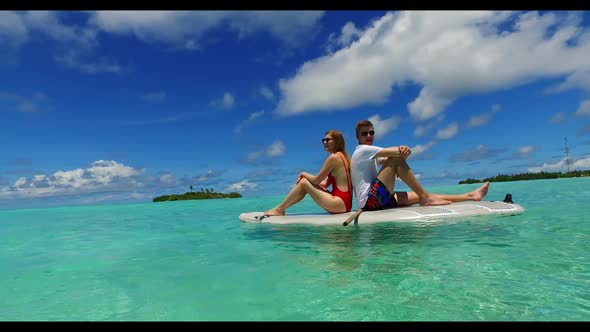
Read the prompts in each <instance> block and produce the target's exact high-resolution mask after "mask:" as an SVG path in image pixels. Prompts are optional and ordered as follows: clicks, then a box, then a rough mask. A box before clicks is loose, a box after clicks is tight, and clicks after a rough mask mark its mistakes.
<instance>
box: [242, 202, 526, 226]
mask: <svg viewBox="0 0 590 332" xmlns="http://www.w3.org/2000/svg"><path fill="white" fill-rule="evenodd" d="M523 212H524V208H523V207H522V206H520V205H518V204H509V203H504V202H494V201H481V202H472V201H467V202H460V203H452V204H449V205H441V206H418V205H414V206H408V207H401V208H394V209H388V210H381V211H364V212H363V213H361V215H360V216H359V217H358V219H357V220H355V221H354V222H355V223H356V222H358V224H371V223H380V222H412V221H427V220H440V219H444V218H459V217H470V216H479V215H498V214H506V215H516V214H520V213H523ZM353 213H354V211H352V212H348V213H341V214H329V213H327V212H325V213H301V214H287V215H284V216H270V217H265V216H264V212H246V213H242V214H240V216H239V218H240V220H241V221H243V222H249V223H269V224H308V225H342V223H343V222H344V221H345V220H346V219H347V218H348V217H349V216H351V215H352V214H353ZM351 224H352V222H351Z"/></svg>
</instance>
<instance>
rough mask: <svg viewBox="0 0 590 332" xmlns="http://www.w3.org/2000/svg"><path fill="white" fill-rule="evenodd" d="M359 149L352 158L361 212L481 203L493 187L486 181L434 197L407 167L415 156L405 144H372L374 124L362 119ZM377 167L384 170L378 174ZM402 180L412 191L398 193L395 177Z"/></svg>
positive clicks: (354, 180) (358, 125)
mask: <svg viewBox="0 0 590 332" xmlns="http://www.w3.org/2000/svg"><path fill="white" fill-rule="evenodd" d="M355 131H356V138H357V140H358V144H359V145H358V146H357V147H356V149H355V150H354V153H353V154H352V158H351V166H350V167H351V178H352V186H353V188H354V192H355V195H356V201H357V205H358V208H359V209H363V210H365V211H376V210H383V209H389V208H395V207H398V206H410V205H414V204H416V203H420V205H446V204H450V203H451V202H462V201H467V200H474V201H480V200H481V199H482V198H483V197H484V196H485V195H486V194H487V192H488V188H489V186H490V183H489V182H486V183H485V184H484V185H483V186H481V187H479V188H478V189H476V190H474V191H471V192H468V193H465V194H461V195H445V194H432V193H429V192H428V191H426V190H425V189H424V188H423V187H422V185H420V183H418V180H417V179H416V176H415V175H414V173H413V172H412V170H411V169H410V166H408V163H407V162H406V159H407V158H408V156H409V155H410V154H411V153H412V151H411V150H410V148H408V147H407V146H405V145H400V146H394V147H388V148H382V147H378V146H374V145H373V140H374V138H375V130H374V127H373V123H371V121H369V120H362V121H360V122H359V123H357V125H356V127H355ZM377 164H379V165H381V170H379V171H377ZM396 177H399V178H400V179H401V180H402V181H404V182H405V183H406V184H407V185H408V186H409V187H410V188H411V189H412V190H413V191H410V192H395V191H394V188H395V178H396Z"/></svg>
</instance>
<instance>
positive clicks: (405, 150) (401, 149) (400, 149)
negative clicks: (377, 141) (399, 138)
mask: <svg viewBox="0 0 590 332" xmlns="http://www.w3.org/2000/svg"><path fill="white" fill-rule="evenodd" d="M410 153H412V150H410V148H409V147H407V146H405V145H400V146H392V147H389V148H383V149H381V150H380V151H379V152H377V153H376V154H375V156H373V159H377V158H389V157H398V158H402V159H404V160H406V158H408V156H409V155H410Z"/></svg>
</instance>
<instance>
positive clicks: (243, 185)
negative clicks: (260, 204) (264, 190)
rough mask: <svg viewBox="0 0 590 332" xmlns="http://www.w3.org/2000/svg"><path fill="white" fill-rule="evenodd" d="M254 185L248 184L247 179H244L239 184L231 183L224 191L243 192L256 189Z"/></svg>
mask: <svg viewBox="0 0 590 332" xmlns="http://www.w3.org/2000/svg"><path fill="white" fill-rule="evenodd" d="M256 187H257V185H256V183H252V182H249V181H248V180H247V179H244V180H242V181H240V182H236V183H232V184H231V185H229V186H228V187H227V189H226V190H225V191H245V190H253V189H256Z"/></svg>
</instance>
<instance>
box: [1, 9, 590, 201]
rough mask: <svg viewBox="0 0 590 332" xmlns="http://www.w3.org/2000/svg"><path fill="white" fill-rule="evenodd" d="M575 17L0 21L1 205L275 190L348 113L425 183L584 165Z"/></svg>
mask: <svg viewBox="0 0 590 332" xmlns="http://www.w3.org/2000/svg"><path fill="white" fill-rule="evenodd" d="M589 14H590V13H589V12H580V11H575V12H568V11H558V12H534V11H533V12H530V11H524V12H523V11H517V12H508V11H500V12H495V11H459V12H453V11H441V12H439V11H277V12H275V11H263V12H259V11H212V12H209V11H179V12H175V11H80V12H77V11H63V12H62V11H49V12H44V11H17V12H11V11H0V118H1V121H0V132H1V133H2V135H1V139H0V151H1V153H0V208H3V209H6V208H8V209H11V208H27V207H46V206H67V205H84V204H110V203H133V202H148V201H151V199H152V198H153V197H155V196H159V195H165V194H173V193H184V192H186V191H188V190H189V186H190V185H192V186H193V187H194V190H200V189H201V188H203V189H213V190H214V191H219V192H225V193H229V192H232V191H235V192H239V193H241V194H242V195H244V196H246V197H265V196H275V195H281V194H286V193H287V192H288V191H289V190H290V188H291V187H292V185H293V184H294V182H295V179H296V178H297V175H298V174H299V173H300V172H302V171H307V172H309V173H312V174H316V173H317V172H318V171H319V169H320V168H321V166H322V164H323V161H324V159H325V157H326V152H325V151H324V150H323V145H322V143H321V138H323V136H324V134H325V132H326V131H328V130H331V129H337V130H340V131H341V132H342V133H343V135H344V137H345V140H346V147H347V150H348V152H349V154H352V152H353V151H354V148H355V147H356V145H357V142H356V139H355V133H354V126H355V124H356V123H357V122H358V121H360V120H363V119H369V120H371V121H372V122H373V123H374V124H375V131H376V133H377V134H376V135H377V136H376V140H375V145H378V146H383V147H388V146H398V145H407V146H409V147H410V148H411V149H412V151H413V153H412V155H411V157H410V159H409V160H408V161H409V164H410V166H411V167H412V169H413V170H414V173H415V174H416V175H417V176H418V178H419V180H420V182H421V183H422V184H423V185H424V186H425V187H426V188H427V189H428V186H437V185H455V184H457V182H458V181H460V180H464V179H467V178H478V179H481V178H485V177H490V176H495V175H498V174H511V173H523V172H540V171H562V172H563V171H567V159H566V152H565V151H566V143H565V140H566V138H567V146H568V148H569V157H570V168H571V169H572V170H574V169H578V170H587V169H590V15H589Z"/></svg>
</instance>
